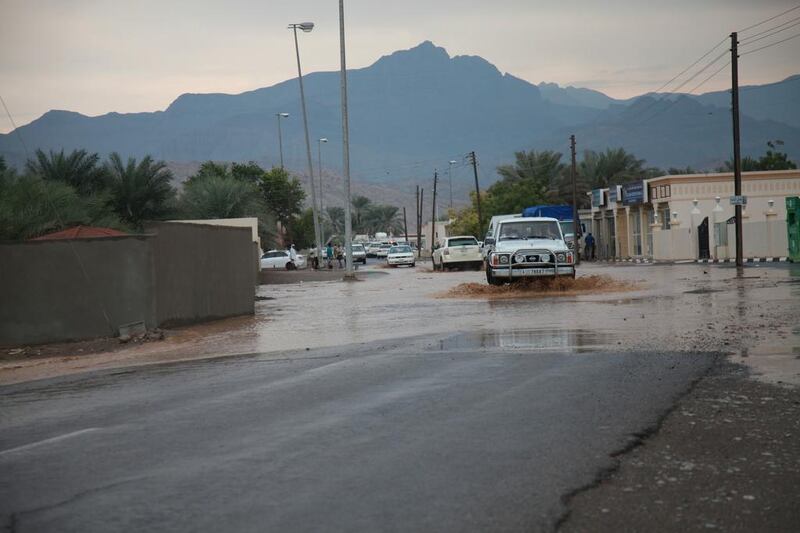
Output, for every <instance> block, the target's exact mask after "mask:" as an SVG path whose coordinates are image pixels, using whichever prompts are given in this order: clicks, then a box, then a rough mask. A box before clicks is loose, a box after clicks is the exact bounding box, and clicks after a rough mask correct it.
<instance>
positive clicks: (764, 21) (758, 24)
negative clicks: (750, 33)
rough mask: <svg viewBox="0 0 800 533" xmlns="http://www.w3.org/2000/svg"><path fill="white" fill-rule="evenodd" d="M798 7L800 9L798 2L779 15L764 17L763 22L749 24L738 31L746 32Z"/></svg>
mask: <svg viewBox="0 0 800 533" xmlns="http://www.w3.org/2000/svg"><path fill="white" fill-rule="evenodd" d="M796 9H800V4H798V5H796V6H794V7H793V8H791V9H787V10H786V11H784V12H783V13H779V14H777V15H775V16H774V17H770V18H768V19H764V20H762V21H761V22H757V23H756V24H753V25H752V26H748V27H746V28H743V29H741V30H739V31H738V33H740V34H741V33H744V32H746V31H747V30H752V29H753V28H757V27H758V26H761V25H762V24H766V23H767V22H769V21H771V20H775V19H776V18H778V17H782V16H784V15H785V14H787V13H791V12H792V11H794V10H796Z"/></svg>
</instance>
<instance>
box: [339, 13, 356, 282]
mask: <svg viewBox="0 0 800 533" xmlns="http://www.w3.org/2000/svg"><path fill="white" fill-rule="evenodd" d="M339 52H340V60H341V66H340V70H341V83H342V170H343V171H344V250H345V258H346V264H347V271H346V272H345V275H344V277H345V279H353V278H354V277H355V274H354V273H353V241H352V239H353V224H352V221H351V220H350V133H349V127H348V121H347V62H346V60H345V46H344V0H339Z"/></svg>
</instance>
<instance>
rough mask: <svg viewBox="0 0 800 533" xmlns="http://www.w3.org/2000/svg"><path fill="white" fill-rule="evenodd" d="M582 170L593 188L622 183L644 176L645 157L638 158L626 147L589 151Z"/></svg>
mask: <svg viewBox="0 0 800 533" xmlns="http://www.w3.org/2000/svg"><path fill="white" fill-rule="evenodd" d="M584 163H585V164H584ZM581 170H582V171H584V172H586V174H585V175H584V177H585V178H586V180H587V183H588V184H589V185H590V187H591V188H592V189H598V188H603V187H608V186H610V185H622V184H624V183H628V182H631V181H634V180H636V179H641V178H643V177H644V174H645V168H644V159H636V157H635V156H634V155H633V154H629V153H628V152H626V151H625V149H624V148H607V149H606V151H605V152H602V153H600V154H597V153H595V152H589V151H587V152H586V153H585V155H584V161H583V162H581Z"/></svg>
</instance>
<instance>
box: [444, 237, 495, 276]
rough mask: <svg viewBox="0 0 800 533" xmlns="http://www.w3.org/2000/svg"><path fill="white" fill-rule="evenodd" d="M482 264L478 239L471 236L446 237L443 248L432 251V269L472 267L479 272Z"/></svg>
mask: <svg viewBox="0 0 800 533" xmlns="http://www.w3.org/2000/svg"><path fill="white" fill-rule="evenodd" d="M482 264H483V255H481V247H480V246H479V245H478V239H476V238H475V237H473V236H471V235H459V236H454V237H447V238H446V239H445V241H444V246H441V247H439V248H437V249H436V250H434V251H433V269H434V270H444V269H445V268H454V267H457V268H464V267H472V268H474V269H475V270H479V269H480V268H481V265H482Z"/></svg>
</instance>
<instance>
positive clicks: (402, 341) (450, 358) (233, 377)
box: [0, 265, 800, 532]
mask: <svg viewBox="0 0 800 533" xmlns="http://www.w3.org/2000/svg"><path fill="white" fill-rule="evenodd" d="M581 274H582V275H584V276H586V277H587V278H588V277H589V276H595V277H594V278H592V279H591V280H589V281H588V282H585V283H586V284H588V285H593V286H594V287H596V288H597V289H598V290H596V291H594V290H592V291H584V290H580V289H576V287H574V286H573V287H565V288H564V290H562V289H558V290H557V291H553V293H552V294H542V293H541V292H537V291H528V292H526V291H525V290H520V287H515V288H513V289H509V290H505V291H501V294H500V295H499V296H501V297H496V296H498V294H497V293H495V292H493V291H489V292H486V291H485V290H484V289H483V288H480V289H477V290H476V291H472V290H471V289H470V287H474V286H473V285H470V284H472V283H476V284H479V285H477V286H478V287H483V286H484V285H480V284H481V275H482V274H481V273H479V272H453V273H436V274H434V273H432V272H428V271H426V270H425V269H424V268H417V269H367V270H366V271H365V272H362V273H361V274H360V276H361V278H362V281H357V282H348V283H345V282H319V283H303V284H295V285H275V286H262V287H260V288H259V289H258V293H257V295H256V296H257V298H258V299H257V302H256V310H257V311H256V314H255V316H252V317H240V318H235V319H230V320H222V321H217V322H213V323H209V324H204V325H199V326H193V327H188V328H182V329H179V330H175V331H173V332H170V334H169V335H168V337H167V339H166V340H165V341H162V342H153V343H148V344H143V345H139V346H135V347H132V348H130V349H125V350H122V351H119V352H114V353H111V354H94V355H86V356H70V357H64V358H50V359H40V360H32V361H21V362H17V363H15V364H16V365H17V366H16V368H9V367H0V376H2V377H3V379H4V380H5V382H6V384H4V385H2V387H0V524H3V525H4V526H5V527H6V528H7V529H9V530H11V531H17V532H23V531H81V532H86V531H104V532H105V531H130V530H150V529H167V530H174V531H197V530H208V529H224V530H228V531H252V530H262V529H263V530H273V531H317V530H320V529H326V530H334V531H354V530H387V529H388V530H393V529H407V530H414V531H437V532H438V531H459V532H460V531H486V530H513V531H520V530H524V531H531V530H535V531H539V530H543V531H551V530H554V529H555V528H556V527H557V525H558V524H561V523H563V519H564V517H565V516H567V513H568V512H569V508H568V505H566V504H565V502H567V501H568V500H569V497H570V495H573V494H576V493H577V492H579V491H581V490H582V489H583V488H585V487H590V486H595V485H596V484H598V483H599V480H601V479H603V476H605V475H606V474H607V473H608V472H610V471H611V470H613V469H614V468H615V466H616V465H617V462H618V458H619V457H621V456H623V455H624V454H626V453H627V452H628V451H629V450H631V449H633V448H635V447H636V446H637V445H638V444H639V443H641V442H642V439H644V438H647V437H648V436H649V435H652V434H654V433H655V432H657V430H658V428H659V427H660V424H661V423H662V421H663V420H664V419H665V418H669V417H672V416H673V415H669V416H668V414H669V413H671V412H674V411H673V409H675V407H676V405H678V404H680V402H683V401H684V400H686V399H687V398H689V399H690V400H691V397H692V394H693V391H696V390H701V391H702V390H705V389H703V387H704V386H707V383H708V382H714V379H715V378H713V377H712V378H708V376H709V375H711V374H712V373H713V372H715V371H716V370H718V369H720V368H721V364H720V362H721V361H722V360H723V359H724V356H723V355H721V354H729V355H730V357H731V358H732V359H734V360H736V361H740V362H744V363H746V364H747V365H749V366H750V368H751V369H752V370H753V372H754V373H755V374H757V375H758V377H759V378H760V379H764V380H768V381H772V382H774V383H780V385H781V387H780V391H784V392H786V394H785V395H784V396H785V398H784V397H783V396H780V397H781V399H782V401H781V404H780V407H779V408H780V409H783V411H781V413H783V412H785V413H788V414H787V415H785V416H786V417H787V420H796V417H794V415H793V413H794V410H793V409H794V406H795V404H796V401H795V400H794V398H795V397H796V394H795V391H796V390H797V389H795V388H791V387H792V384H793V383H797V382H798V377H800V370H799V369H798V366H797V365H798V357H797V355H798V354H797V348H796V347H797V346H800V342H798V337H800V331H798V320H797V318H798V316H800V312H799V311H800V308H799V307H798V306H799V305H800V293H799V291H800V284H798V283H797V281H796V280H797V279H800V270H799V269H798V268H797V267H794V266H791V265H778V266H774V267H773V266H770V267H764V268H760V267H752V268H748V269H746V270H745V273H744V275H742V276H737V272H736V270H735V269H732V268H708V267H703V266H698V265H657V266H648V265H642V266H619V267H613V266H600V265H586V266H585V267H584V268H583V269H582V272H581ZM606 277H608V278H610V281H608V282H604V281H603V280H607V279H608V278H606ZM579 281H580V280H579ZM598 282H599V283H601V284H602V285H603V286H602V288H600V287H597V283H598ZM584 288H586V286H585V285H584ZM454 289H455V291H454ZM476 293H477V294H476ZM509 296H513V297H509ZM170 361H174V362H179V363H176V364H151V363H156V362H160V363H164V362H170ZM4 364H6V363H4ZM728 366H733V365H728ZM737 368H739V367H737ZM715 369H716V370H715ZM87 371H93V372H87ZM51 376H59V377H54V378H53V379H42V380H36V381H29V380H31V379H34V378H45V377H51ZM704 377H705V379H703V378H704ZM726 379H727V378H726ZM13 381H17V383H16V384H8V383H10V382H13ZM698 383H699V385H697V386H696V387H695V384H698ZM717 383H718V385H717V388H715V389H712V390H710V391H706V392H704V394H705V395H706V396H703V397H702V398H700V399H699V400H697V403H698V405H699V407H698V408H695V407H691V406H692V405H694V404H688V405H689V407H686V405H687V404H685V403H684V404H681V405H683V406H684V407H681V408H680V411H679V413H680V414H681V415H682V416H685V417H687V418H688V419H689V420H688V421H687V422H686V423H681V424H679V426H680V427H684V428H693V429H690V430H689V432H690V434H691V438H689V437H686V436H683V434H681V436H680V437H679V438H676V439H673V440H668V441H667V442H666V444H663V445H662V448H659V449H663V450H665V451H664V452H663V453H661V455H663V456H665V457H668V458H671V457H673V456H675V454H676V453H678V450H679V447H680V446H681V445H682V444H686V443H690V444H692V445H695V446H698V447H699V452H698V453H699V454H701V457H702V458H703V459H702V460H703V463H701V461H700V459H694V460H693V461H694V464H698V465H699V464H702V465H703V468H705V470H706V471H707V472H713V473H718V472H721V471H724V469H722V468H721V467H720V466H719V465H718V464H717V463H715V462H712V461H711V459H710V458H717V457H718V455H719V454H717V453H712V452H713V451H714V450H719V449H721V448H720V446H729V445H730V444H729V443H730V442H731V441H730V438H726V440H725V442H723V443H719V442H717V441H715V440H713V438H711V439H710V440H708V441H703V442H702V443H700V441H698V438H697V436H698V435H699V434H700V433H699V431H701V430H703V428H705V427H712V428H713V426H712V424H713V423H719V424H729V422H728V421H731V420H733V419H734V415H733V414H730V413H728V412H727V411H723V409H727V407H726V405H729V403H725V404H722V403H718V404H714V405H712V404H710V403H709V400H708V399H707V398H710V399H711V400H713V401H717V402H719V401H721V400H725V401H726V402H727V399H726V398H727V397H728V396H729V395H730V396H731V397H733V398H735V401H736V402H738V403H737V404H736V405H735V406H734V407H733V408H732V413H734V414H738V415H740V416H741V417H742V419H741V422H740V423H739V424H737V426H736V428H735V429H734V431H735V433H734V436H735V437H737V438H740V437H739V435H744V438H745V440H744V441H743V442H742V445H740V444H739V443H738V442H737V443H736V444H735V446H736V448H737V451H736V453H737V454H739V455H738V457H739V460H740V461H742V460H743V459H742V456H743V454H747V455H748V457H747V458H746V460H747V461H752V460H753V459H751V456H753V457H761V456H762V454H763V452H764V446H763V443H762V442H761V441H758V440H756V438H757V437H758V436H759V435H762V434H763V435H764V438H765V439H766V440H768V441H769V442H771V443H773V444H772V446H774V447H775V448H776V449H777V450H776V451H775V452H774V453H778V450H779V451H780V452H781V453H782V454H784V455H786V457H787V459H786V463H787V464H796V455H792V453H794V452H792V450H791V448H789V447H788V446H791V443H792V442H796V439H795V440H792V437H791V434H790V435H789V436H788V437H786V436H785V435H783V434H784V433H787V432H788V433H791V431H790V430H788V429H785V428H787V427H788V426H786V424H785V423H784V421H783V420H781V419H780V418H777V419H775V420H773V421H771V422H770V425H769V427H767V428H766V429H764V428H760V427H759V428H756V429H752V430H751V429H749V428H752V426H753V424H754V422H753V420H761V419H762V418H765V417H760V418H759V417H755V415H754V414H753V413H756V411H753V409H755V405H756V404H755V402H752V401H751V400H749V399H748V398H749V397H752V398H757V402H760V403H759V404H758V405H760V404H761V403H763V402H766V401H767V399H769V400H770V401H772V398H777V397H779V396H778V394H776V393H774V392H770V391H768V390H762V389H756V391H757V392H749V393H748V394H749V395H750V396H749V397H748V396H744V395H742V394H740V392H741V391H742V390H744V389H743V388H742V383H746V384H749V385H758V386H759V387H762V388H764V389H768V388H772V389H778V387H773V386H768V385H765V384H761V383H756V382H755V381H752V380H749V379H746V378H741V380H740V381H723V382H717ZM720 383H721V384H720ZM742 402H749V403H747V404H743V403H742ZM730 405H733V404H730ZM709 406H710V407H709ZM704 407H705V408H707V409H708V410H709V413H708V415H707V418H706V419H704V422H703V424H702V426H701V425H698V426H697V428H696V429H694V427H693V426H692V424H695V420H697V418H696V417H695V414H694V413H695V412H698V413H704V411H703V410H702V408H704ZM745 409H749V410H745ZM770 412H771V411H770ZM684 413H686V414H684ZM720 413H725V414H722V415H720ZM781 416H783V415H781ZM673 418H674V417H673ZM748 425H749V426H748ZM739 428H741V430H739ZM776 428H777V430H779V431H780V432H781V433H775V431H776ZM710 433H711V434H712V436H713V435H716V434H717V432H716V431H711V432H710ZM670 434H672V433H669V432H668V433H667V434H666V437H665V438H668V437H669V435H670ZM782 435H783V436H782ZM657 436H658V437H662V434H661V433H658V435H657ZM779 439H782V440H779ZM784 440H785V441H786V442H787V443H788V444H787V445H786V446H784V445H783V444H781V445H780V446H779V445H778V444H774V443H782V442H784ZM648 442H650V444H649V445H648V447H645V448H648V449H656V448H654V446H653V444H652V441H648ZM745 446H747V447H745ZM726 453H727V452H726ZM769 453H773V452H769ZM781 457H783V455H782V456H781ZM719 458H720V461H721V462H722V463H723V464H724V463H726V462H727V461H728V458H727V456H719ZM668 460H671V459H668ZM643 464H649V465H654V468H655V470H656V471H660V469H662V466H661V463H658V462H657V461H656V460H650V461H647V462H646V463H643ZM760 472H762V470H760V469H754V470H753V473H752V474H751V475H752V478H749V479H745V480H738V478H737V480H738V481H741V483H744V484H748V483H751V479H756V476H758V475H760V474H759V473H760ZM731 475H732V476H733V477H734V478H735V477H736V473H735V472H734V473H733V474H731ZM765 475H766V474H765ZM647 478H648V479H652V478H653V475H652V474H651V473H650V472H649V471H648V474H647ZM670 478H674V479H676V480H677V479H679V478H678V477H677V476H670ZM695 481H696V478H690V479H687V481H686V483H687V487H692V486H694V485H695V484H696V483H695ZM706 482H707V483H709V485H713V484H717V485H718V484H719V483H720V482H719V480H718V479H717V478H715V477H708V478H707V479H706ZM670 483H671V482H670ZM759 483H761V484H763V485H765V486H768V485H769V479H767V480H766V481H764V480H760V481H759ZM640 484H641V485H643V486H645V482H640ZM730 486H736V487H737V488H736V489H735V490H740V489H741V488H740V487H739V485H735V484H734V485H730ZM624 489H627V486H626V487H624ZM731 490H733V489H731ZM689 493H690V490H689V488H686V489H684V490H683V491H682V492H680V493H676V494H675V495H674V496H673V500H674V501H672V500H670V501H671V502H672V503H671V507H669V509H674V508H678V507H679V506H680V505H683V504H682V502H684V501H685V494H689ZM660 497H661V496H659V498H660ZM702 497H705V495H699V496H696V500H697V501H701V498H702ZM623 498H624V497H623ZM582 501H583V500H582ZM615 501H620V500H619V498H618V497H616V496H615ZM622 501H625V500H622ZM659 501H660V500H659ZM618 506H619V509H620V510H621V514H622V516H623V519H624V515H625V510H626V509H625V508H624V507H623V506H622V505H621V504H619V505H618ZM596 507H597V506H596V505H595V504H594V500H591V501H590V502H589V503H588V504H586V508H587V509H590V510H591V509H595V508H596ZM670 512H671V511H670ZM587 513H588V511H587ZM726 514H729V515H730V514H731V513H726ZM579 518H580V516H578V517H576V518H575V520H578V519H579ZM792 520H794V515H793V514H790V515H789V522H791V521H792ZM573 524H580V522H578V521H575V522H573ZM576 527H578V529H580V526H576ZM605 530H608V531H612V530H614V529H613V528H606V529H605ZM617 530H618V529H617Z"/></svg>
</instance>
